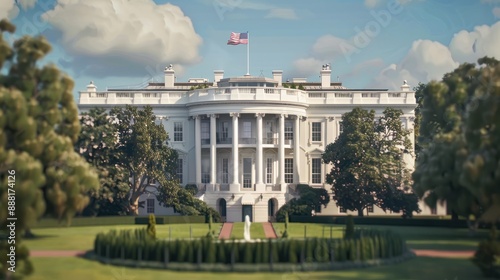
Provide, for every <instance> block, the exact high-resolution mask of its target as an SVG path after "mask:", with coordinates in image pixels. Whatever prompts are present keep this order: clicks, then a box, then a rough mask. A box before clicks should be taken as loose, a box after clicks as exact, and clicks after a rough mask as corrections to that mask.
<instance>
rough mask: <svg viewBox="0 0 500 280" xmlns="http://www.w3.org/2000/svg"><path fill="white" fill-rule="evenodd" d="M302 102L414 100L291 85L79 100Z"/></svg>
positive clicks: (88, 95)
mask: <svg viewBox="0 0 500 280" xmlns="http://www.w3.org/2000/svg"><path fill="white" fill-rule="evenodd" d="M228 100H232V101H238V100H241V101H249V100H256V101H258V100H262V101H267V102H269V101H279V102H291V103H303V104H415V103H416V101H415V93H414V92H413V91H394V92H392V91H370V92H356V91H353V92H349V91H313V92H305V91H302V90H298V89H288V88H265V87H261V88H253V87H239V88H236V87H235V88H206V89H197V90H191V91H185V92H183V91H168V89H166V90H164V91H138V92H129V91H127V92H122V91H118V92H112V91H109V92H80V100H79V104H189V103H200V102H213V101H228Z"/></svg>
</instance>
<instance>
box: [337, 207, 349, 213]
mask: <svg viewBox="0 0 500 280" xmlns="http://www.w3.org/2000/svg"><path fill="white" fill-rule="evenodd" d="M339 212H340V213H347V211H346V210H345V208H344V207H342V206H340V207H339Z"/></svg>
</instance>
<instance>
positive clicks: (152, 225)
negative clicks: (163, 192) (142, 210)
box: [147, 214, 156, 239]
mask: <svg viewBox="0 0 500 280" xmlns="http://www.w3.org/2000/svg"><path fill="white" fill-rule="evenodd" d="M147 233H148V235H149V237H151V238H153V239H156V218H155V215H154V214H149V222H148V227H147Z"/></svg>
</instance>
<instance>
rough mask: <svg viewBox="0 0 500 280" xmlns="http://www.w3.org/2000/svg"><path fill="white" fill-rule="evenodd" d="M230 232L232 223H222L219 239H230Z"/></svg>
mask: <svg viewBox="0 0 500 280" xmlns="http://www.w3.org/2000/svg"><path fill="white" fill-rule="evenodd" d="M232 231H233V223H224V224H223V225H222V229H221V230H220V233H219V239H229V238H231V232H232Z"/></svg>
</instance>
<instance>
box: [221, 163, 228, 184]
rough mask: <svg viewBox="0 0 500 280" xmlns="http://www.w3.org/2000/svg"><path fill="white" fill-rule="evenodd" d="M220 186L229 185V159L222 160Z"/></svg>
mask: <svg viewBox="0 0 500 280" xmlns="http://www.w3.org/2000/svg"><path fill="white" fill-rule="evenodd" d="M222 184H229V159H227V158H223V159H222Z"/></svg>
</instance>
